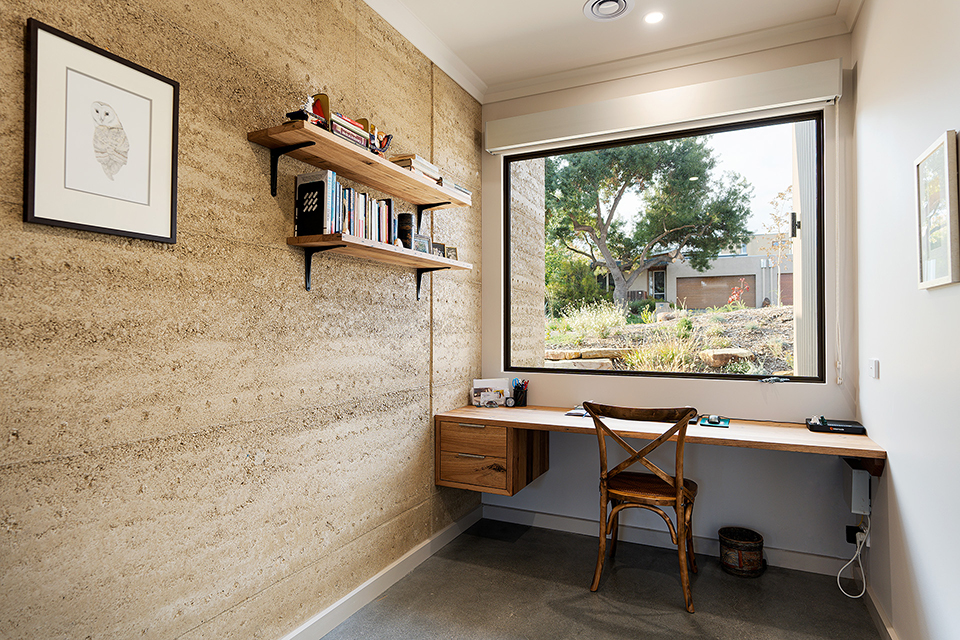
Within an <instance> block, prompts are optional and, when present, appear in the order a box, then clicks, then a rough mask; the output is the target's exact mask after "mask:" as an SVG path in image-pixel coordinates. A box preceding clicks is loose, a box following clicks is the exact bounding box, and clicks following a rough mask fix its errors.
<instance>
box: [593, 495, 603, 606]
mask: <svg viewBox="0 0 960 640" xmlns="http://www.w3.org/2000/svg"><path fill="white" fill-rule="evenodd" d="M606 553H607V492H606V491H605V490H604V489H601V490H600V549H599V551H598V552H597V569H596V571H594V572H593V584H592V585H590V591H596V590H597V588H598V587H599V586H600V573H601V572H602V571H603V558H604V556H605V555H606Z"/></svg>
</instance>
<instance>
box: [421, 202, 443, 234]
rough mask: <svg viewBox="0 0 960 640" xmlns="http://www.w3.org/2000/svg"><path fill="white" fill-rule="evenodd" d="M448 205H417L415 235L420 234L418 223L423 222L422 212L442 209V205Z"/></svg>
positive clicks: (436, 203) (437, 203)
mask: <svg viewBox="0 0 960 640" xmlns="http://www.w3.org/2000/svg"><path fill="white" fill-rule="evenodd" d="M448 204H450V203H449V202H435V203H433V204H418V205H417V230H416V233H420V221H421V220H423V212H424V211H429V210H430V209H436V208H437V207H442V206H444V205H448Z"/></svg>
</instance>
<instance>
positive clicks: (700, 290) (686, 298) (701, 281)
mask: <svg viewBox="0 0 960 640" xmlns="http://www.w3.org/2000/svg"><path fill="white" fill-rule="evenodd" d="M741 278H743V281H744V284H746V285H747V286H748V287H750V289H749V290H748V291H747V292H746V293H745V294H743V304H745V305H747V306H748V307H756V306H757V277H756V276H754V275H750V276H700V277H694V278H677V301H678V302H681V303H683V305H684V306H685V307H686V308H687V309H706V308H707V307H722V306H723V305H725V304H727V301H728V300H729V299H730V294H731V293H732V292H733V288H734V287H739V286H740V279H741Z"/></svg>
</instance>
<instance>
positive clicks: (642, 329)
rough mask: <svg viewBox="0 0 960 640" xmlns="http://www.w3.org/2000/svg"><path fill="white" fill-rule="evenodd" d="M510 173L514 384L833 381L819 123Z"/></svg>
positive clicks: (661, 141) (528, 166)
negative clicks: (581, 377)
mask: <svg viewBox="0 0 960 640" xmlns="http://www.w3.org/2000/svg"><path fill="white" fill-rule="evenodd" d="M504 172H505V173H504V185H505V186H504V188H505V208H506V211H505V233H504V238H505V247H504V248H505V256H506V278H505V292H506V293H505V295H506V305H505V308H506V309H507V318H506V333H505V336H506V340H505V342H506V345H505V346H506V353H505V362H506V369H507V370H509V371H533V370H556V371H566V372H592V373H602V374H608V375H617V374H624V375H661V376H695V377H736V378H752V379H768V378H780V379H787V380H791V381H823V379H824V344H823V343H824V326H823V238H822V236H823V209H824V206H823V201H824V187H823V117H822V113H820V112H816V113H808V114H802V115H797V116H789V117H778V118H768V119H761V120H753V121H749V122H742V123H737V124H734V125H725V126H720V127H712V128H708V129H691V130H685V131H681V132H675V133H673V134H670V135H658V136H654V137H645V138H636V139H630V140H621V141H617V142H615V143H605V144H602V145H593V146H580V147H568V148H563V149H554V150H551V151H549V152H538V153H528V154H518V155H512V156H507V157H506V158H505V161H504Z"/></svg>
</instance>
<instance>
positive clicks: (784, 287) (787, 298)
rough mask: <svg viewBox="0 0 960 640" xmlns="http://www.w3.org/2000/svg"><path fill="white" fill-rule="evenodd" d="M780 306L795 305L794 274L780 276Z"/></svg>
mask: <svg viewBox="0 0 960 640" xmlns="http://www.w3.org/2000/svg"><path fill="white" fill-rule="evenodd" d="M780 304H786V305H790V304H793V274H792V273H781V274H780Z"/></svg>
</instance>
